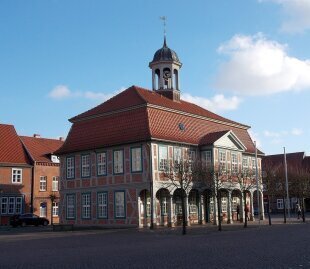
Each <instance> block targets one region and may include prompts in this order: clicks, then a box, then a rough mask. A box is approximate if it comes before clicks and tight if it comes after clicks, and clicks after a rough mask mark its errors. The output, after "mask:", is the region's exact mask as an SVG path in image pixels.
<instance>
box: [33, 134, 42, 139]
mask: <svg viewBox="0 0 310 269" xmlns="http://www.w3.org/2000/svg"><path fill="white" fill-rule="evenodd" d="M33 137H34V138H41V135H39V134H34V135H33Z"/></svg>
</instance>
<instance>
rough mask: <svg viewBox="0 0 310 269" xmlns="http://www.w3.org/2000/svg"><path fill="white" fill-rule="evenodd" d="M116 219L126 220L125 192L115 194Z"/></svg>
mask: <svg viewBox="0 0 310 269" xmlns="http://www.w3.org/2000/svg"><path fill="white" fill-rule="evenodd" d="M114 204H115V218H125V192H124V191H116V192H115V193H114Z"/></svg>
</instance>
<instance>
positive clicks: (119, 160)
mask: <svg viewBox="0 0 310 269" xmlns="http://www.w3.org/2000/svg"><path fill="white" fill-rule="evenodd" d="M123 164H124V151H123V150H115V151H114V152H113V165H114V174H122V173H124V167H123Z"/></svg>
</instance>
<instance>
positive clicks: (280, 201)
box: [277, 199, 284, 209]
mask: <svg viewBox="0 0 310 269" xmlns="http://www.w3.org/2000/svg"><path fill="white" fill-rule="evenodd" d="M277 209H284V203H283V199H277Z"/></svg>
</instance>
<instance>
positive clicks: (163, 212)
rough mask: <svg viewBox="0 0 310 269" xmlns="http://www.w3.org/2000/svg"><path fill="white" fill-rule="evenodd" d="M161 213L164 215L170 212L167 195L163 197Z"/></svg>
mask: <svg viewBox="0 0 310 269" xmlns="http://www.w3.org/2000/svg"><path fill="white" fill-rule="evenodd" d="M160 205H161V214H162V215H167V213H168V203H167V196H162V197H161V203H160Z"/></svg>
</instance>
